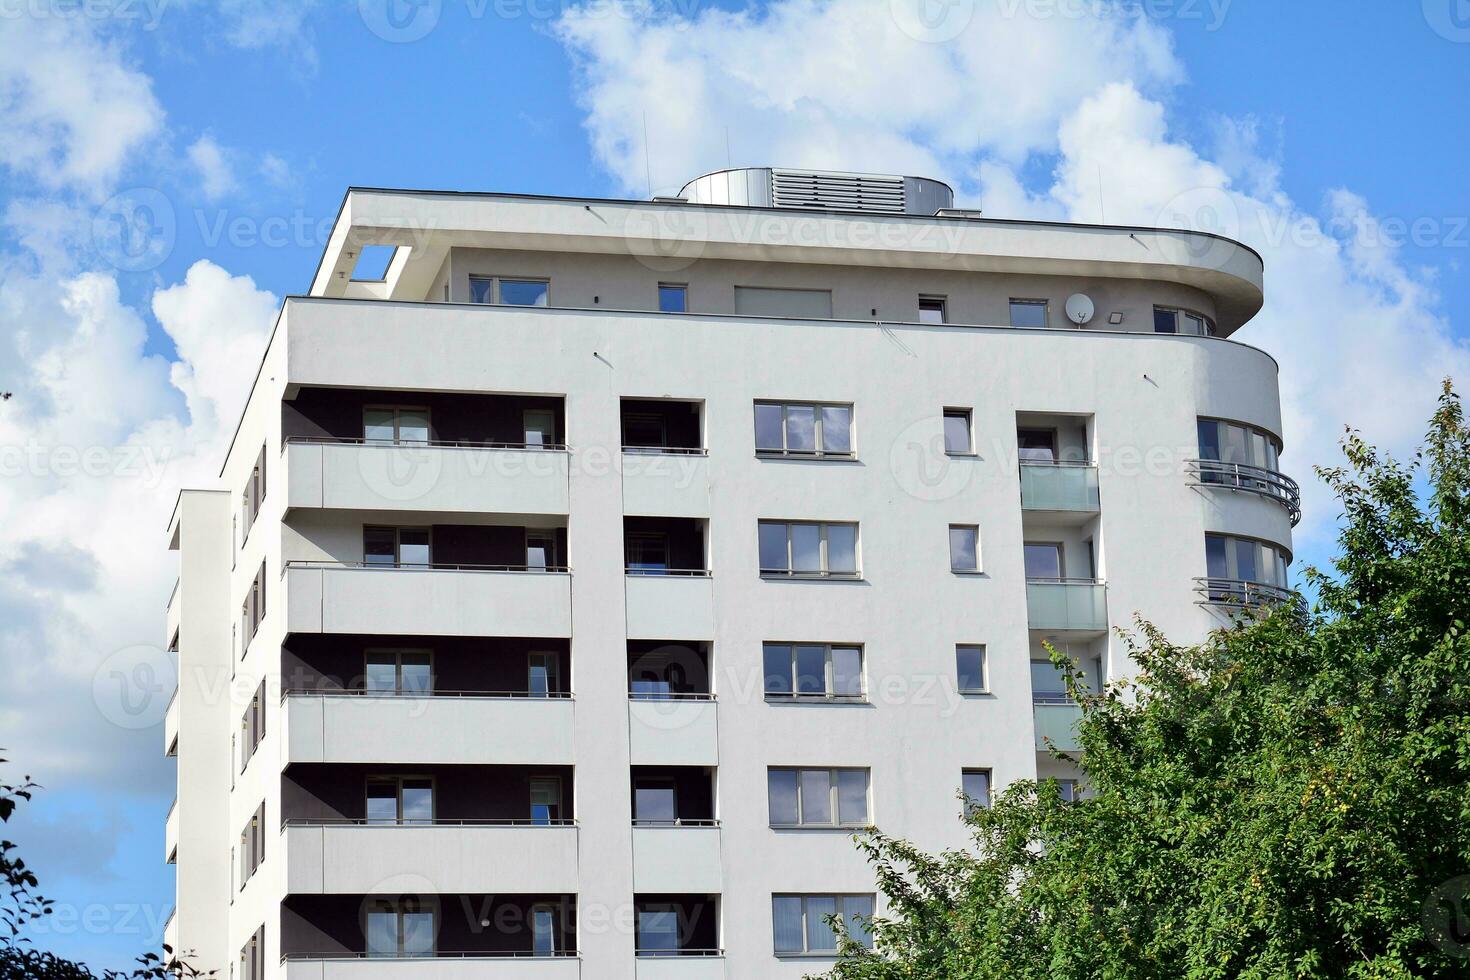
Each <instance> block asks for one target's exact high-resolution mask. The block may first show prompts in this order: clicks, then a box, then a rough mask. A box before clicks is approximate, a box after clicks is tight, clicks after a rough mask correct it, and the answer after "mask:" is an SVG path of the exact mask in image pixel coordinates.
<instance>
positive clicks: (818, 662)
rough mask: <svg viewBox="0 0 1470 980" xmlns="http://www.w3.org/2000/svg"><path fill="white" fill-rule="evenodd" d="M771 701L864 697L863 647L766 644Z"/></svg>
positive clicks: (821, 644)
mask: <svg viewBox="0 0 1470 980" xmlns="http://www.w3.org/2000/svg"><path fill="white" fill-rule="evenodd" d="M763 655H764V663H765V678H766V681H765V691H766V697H768V698H791V697H796V698H820V699H829V700H835V699H843V700H852V701H860V700H862V698H863V648H862V647H860V646H848V645H842V646H838V645H832V644H826V643H767V644H765V646H764V649H763Z"/></svg>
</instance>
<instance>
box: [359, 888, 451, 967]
mask: <svg viewBox="0 0 1470 980" xmlns="http://www.w3.org/2000/svg"><path fill="white" fill-rule="evenodd" d="M436 931H437V930H436V929H435V926H434V910H433V909H431V908H428V907H427V906H425V905H424V904H423V903H421V902H419V901H417V900H415V899H411V898H408V899H403V900H401V901H399V902H397V903H393V902H373V903H372V904H370V905H369V906H368V909H367V955H368V956H369V957H376V956H382V957H390V956H391V957H405V956H433V955H434V934H435V932H436Z"/></svg>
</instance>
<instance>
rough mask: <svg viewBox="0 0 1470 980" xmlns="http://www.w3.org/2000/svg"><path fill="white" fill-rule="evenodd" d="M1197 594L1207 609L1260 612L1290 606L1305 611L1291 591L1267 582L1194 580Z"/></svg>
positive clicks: (1221, 579) (1232, 579)
mask: <svg viewBox="0 0 1470 980" xmlns="http://www.w3.org/2000/svg"><path fill="white" fill-rule="evenodd" d="M1194 591H1195V594H1196V595H1198V596H1199V597H1200V598H1199V601H1200V602H1201V603H1203V604H1205V605H1215V606H1243V607H1247V608H1260V607H1272V606H1280V605H1288V604H1291V605H1296V606H1298V607H1301V608H1305V603H1304V602H1303V600H1302V599H1301V598H1300V597H1298V596H1297V595H1296V594H1295V593H1293V592H1292V591H1291V590H1290V589H1286V588H1282V587H1281V586H1279V585H1272V584H1270V583H1267V582H1251V581H1247V580H1245V579H1238V578H1211V577H1208V576H1205V577H1200V578H1196V579H1195V580H1194Z"/></svg>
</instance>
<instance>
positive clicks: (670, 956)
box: [633, 892, 724, 978]
mask: <svg viewBox="0 0 1470 980" xmlns="http://www.w3.org/2000/svg"><path fill="white" fill-rule="evenodd" d="M633 913H634V920H635V925H636V929H637V937H636V940H635V946H634V948H635V950H636V953H637V956H638V962H639V970H638V976H640V977H660V978H662V977H675V976H687V975H690V974H689V973H686V972H685V970H684V969H681V968H683V967H686V966H687V965H688V964H689V963H693V962H698V961H714V962H715V963H716V965H717V966H719V967H720V970H719V972H718V973H714V974H711V973H708V972H704V971H701V970H699V969H698V968H697V967H696V968H695V969H694V971H693V974H692V975H694V976H697V977H707V976H723V975H724V970H723V964H721V963H719V957H721V956H722V955H723V952H722V951H721V950H720V948H719V933H720V921H719V918H720V917H719V893H718V892H715V893H705V894H693V893H689V892H638V893H635V894H634V895H633ZM644 963H650V964H651V963H658V964H661V965H660V966H656V967H655V966H650V967H648V971H651V972H648V971H645V970H644V968H643V964H644Z"/></svg>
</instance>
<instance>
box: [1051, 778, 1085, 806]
mask: <svg viewBox="0 0 1470 980" xmlns="http://www.w3.org/2000/svg"><path fill="white" fill-rule="evenodd" d="M1055 782H1056V784H1057V792H1059V793H1061V795H1062V802H1064V803H1076V802H1077V801H1078V800H1080V799H1082V796H1081V792H1080V791H1079V790H1078V787H1077V780H1075V779H1058V780H1056V781H1055Z"/></svg>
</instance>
